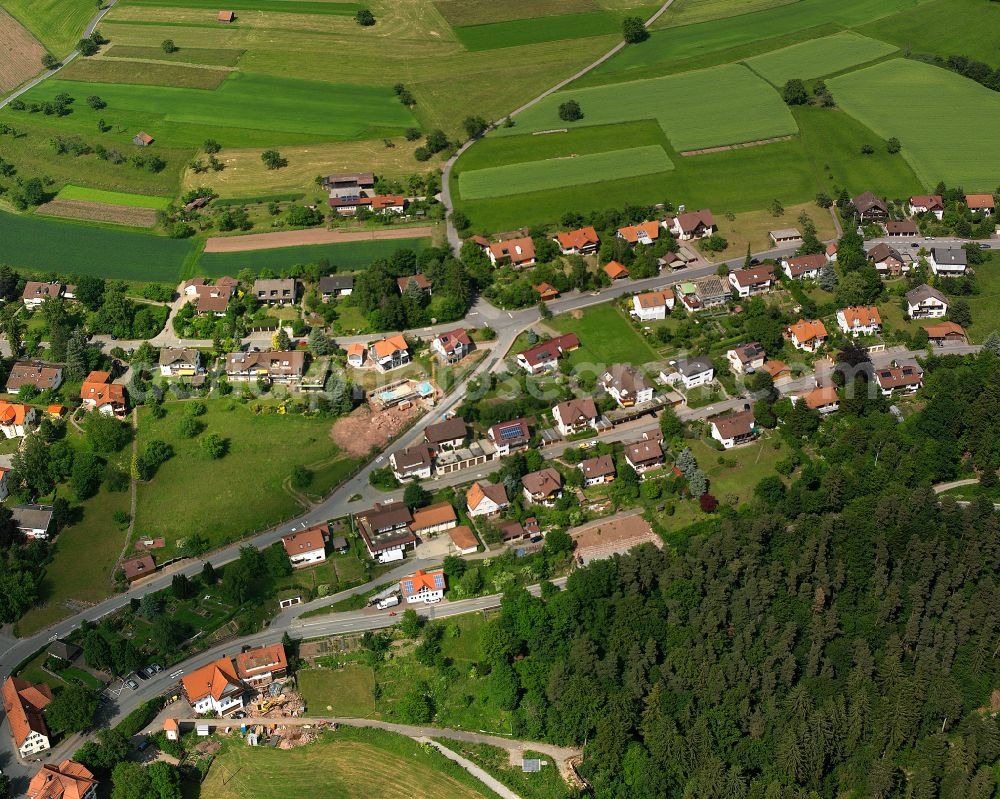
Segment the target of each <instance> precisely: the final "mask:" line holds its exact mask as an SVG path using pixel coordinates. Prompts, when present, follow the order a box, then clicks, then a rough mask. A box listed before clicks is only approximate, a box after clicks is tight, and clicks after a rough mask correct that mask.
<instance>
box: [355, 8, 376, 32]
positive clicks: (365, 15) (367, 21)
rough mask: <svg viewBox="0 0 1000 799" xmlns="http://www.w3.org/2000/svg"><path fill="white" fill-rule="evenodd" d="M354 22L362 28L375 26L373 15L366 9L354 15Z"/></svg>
mask: <svg viewBox="0 0 1000 799" xmlns="http://www.w3.org/2000/svg"><path fill="white" fill-rule="evenodd" d="M354 21H355V22H357V23H358V25H361V26H362V27H364V28H368V27H371V26H372V25H374V24H375V15H374V14H373V13H372V12H371V11H370V10H369V9H367V8H362V9H361V10H359V11H358V13H357V14H355V15H354Z"/></svg>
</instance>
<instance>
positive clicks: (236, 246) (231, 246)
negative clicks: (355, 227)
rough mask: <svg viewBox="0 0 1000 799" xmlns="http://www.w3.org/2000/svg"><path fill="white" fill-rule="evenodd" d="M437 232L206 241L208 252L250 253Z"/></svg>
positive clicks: (287, 234) (320, 231)
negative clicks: (304, 245) (306, 245)
mask: <svg viewBox="0 0 1000 799" xmlns="http://www.w3.org/2000/svg"><path fill="white" fill-rule="evenodd" d="M432 233H433V230H432V229H431V228H429V227H407V228H387V229H385V230H363V231H357V232H354V233H346V232H344V231H343V230H328V229H326V228H310V229H308V230H284V231H278V232H276V233H251V234H249V235H248V236H213V237H212V238H210V239H208V240H207V241H206V242H205V252H249V251H251V250H276V249H278V248H279V247H298V246H300V245H303V244H343V243H346V242H349V241H380V240H381V241H389V240H392V239H422V238H427V237H428V236H430V235H431V234H432Z"/></svg>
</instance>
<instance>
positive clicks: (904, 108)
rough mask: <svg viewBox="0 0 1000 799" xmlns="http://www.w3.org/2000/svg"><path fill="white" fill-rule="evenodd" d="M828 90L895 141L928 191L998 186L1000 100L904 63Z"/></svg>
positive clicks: (855, 75) (939, 72)
mask: <svg viewBox="0 0 1000 799" xmlns="http://www.w3.org/2000/svg"><path fill="white" fill-rule="evenodd" d="M829 86H830V89H831V91H832V92H833V96H834V97H835V98H836V100H837V102H838V103H839V104H840V105H841V106H842V107H843V109H844V110H845V111H847V112H848V113H850V114H852V115H853V116H855V117H857V118H858V119H859V120H861V121H862V122H863V123H864V124H866V125H868V126H869V127H870V128H871V129H872V130H874V131H876V132H877V133H879V134H880V135H881V136H883V137H884V138H888V137H890V136H896V137H898V138H899V140H900V141H901V142H902V144H903V155H904V157H905V158H906V159H907V160H908V161H909V162H910V164H911V165H912V166H913V169H914V171H915V172H916V173H917V175H919V176H920V177H921V179H922V180H923V182H924V184H925V185H926V186H933V185H935V184H936V183H937V182H938V181H939V180H944V181H946V182H948V183H950V184H953V185H955V184H957V185H961V186H964V187H965V188H966V189H967V190H969V191H991V190H992V189H994V188H996V186H997V185H998V184H1000V159H998V158H997V152H1000V94H997V93H996V92H992V91H990V90H989V89H987V88H985V87H984V86H980V85H979V84H978V83H975V82H973V81H971V80H968V79H967V78H963V77H961V76H960V75H957V74H956V73H954V72H949V71H947V70H944V69H940V68H938V67H934V66H930V65H928V64H924V63H921V62H917V61H909V60H906V59H893V60H891V61H886V62H884V63H881V64H876V65H875V66H872V67H868V68H867V69H862V70H858V71H857V72H851V73H848V74H846V75H842V76H841V77H839V78H835V79H833V80H832V81H830V83H829ZM914 120H919V122H920V124H916V125H915V124H912V123H913V121H914ZM873 185H877V184H873Z"/></svg>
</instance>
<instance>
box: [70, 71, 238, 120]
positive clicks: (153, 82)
mask: <svg viewBox="0 0 1000 799" xmlns="http://www.w3.org/2000/svg"><path fill="white" fill-rule="evenodd" d="M229 74H230V73H229V72H227V71H225V70H221V69H210V68H207V67H199V66H195V65H193V64H181V63H177V64H147V63H140V62H136V61H120V60H118V59H110V58H78V59H76V60H75V61H74V62H73V63H72V64H70V65H69V66H68V67H66V69H64V70H63V71H62V72H60V73H59V80H60V81H67V80H69V81H76V82H78V83H88V84H95V83H96V84H101V83H106V84H124V85H129V84H139V85H141V86H171V87H174V88H178V89H218V88H219V87H220V86H221V85H222V84H223V82H224V81H225V80H226V78H228V77H229ZM98 91H99V92H100V93H101V94H100V96H101V97H102V98H103V96H104V94H106V93H108V92H111V91H115V89H114V88H108V87H105V86H101V87H94V93H97V92H98ZM132 91H145V89H133V90H132ZM85 110H89V109H85V107H84V106H80V107H78V108H77V109H75V113H80V112H82V111H85ZM101 113H104V111H103V109H102V111H101Z"/></svg>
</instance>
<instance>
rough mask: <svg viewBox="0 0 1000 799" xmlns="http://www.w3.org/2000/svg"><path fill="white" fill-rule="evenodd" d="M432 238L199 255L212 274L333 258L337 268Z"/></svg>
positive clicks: (201, 265) (365, 263)
mask: <svg viewBox="0 0 1000 799" xmlns="http://www.w3.org/2000/svg"><path fill="white" fill-rule="evenodd" d="M429 243H430V240H429V239H426V238H423V239H380V240H369V241H352V242H347V243H344V244H308V245H303V246H301V247H278V248H276V249H273V250H250V251H248V252H206V253H202V254H201V256H200V257H199V258H198V272H199V273H200V274H203V275H207V276H209V277H220V276H221V275H234V274H236V273H237V272H239V271H240V270H241V269H253V270H254V271H260V270H261V269H283V268H285V267H287V266H293V265H294V264H309V263H316V262H317V261H318V260H319V259H321V258H326V259H327V260H328V261H329V262H330V268H331V269H332V270H333V271H338V270H340V271H351V270H354V269H364V268H365V267H367V266H369V265H370V264H371V262H372V261H374V260H376V259H377V258H388V257H389V256H390V255H392V254H393V253H394V252H396V250H403V249H411V250H421V249H423V248H424V247H426V246H427V245H428V244H429Z"/></svg>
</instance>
